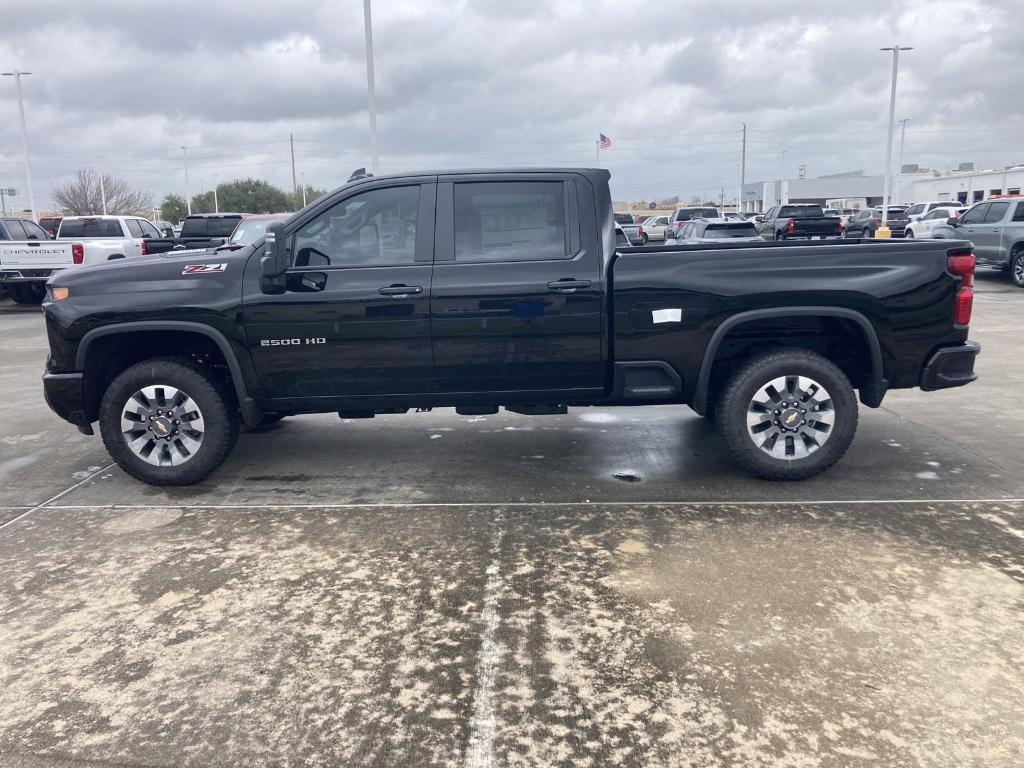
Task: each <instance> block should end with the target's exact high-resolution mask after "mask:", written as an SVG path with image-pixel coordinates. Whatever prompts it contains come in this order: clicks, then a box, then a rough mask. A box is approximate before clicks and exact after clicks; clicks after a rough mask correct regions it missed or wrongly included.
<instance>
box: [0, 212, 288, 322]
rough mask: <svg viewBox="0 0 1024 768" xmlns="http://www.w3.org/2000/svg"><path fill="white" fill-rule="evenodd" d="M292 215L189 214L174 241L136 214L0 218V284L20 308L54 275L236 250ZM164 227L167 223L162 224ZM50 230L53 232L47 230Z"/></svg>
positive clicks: (35, 298)
mask: <svg viewBox="0 0 1024 768" xmlns="http://www.w3.org/2000/svg"><path fill="white" fill-rule="evenodd" d="M290 215H291V214H287V213H275V214H263V215H252V214H242V213H223V214H220V213H214V214H207V213H204V214H193V215H191V216H188V217H186V218H185V221H184V222H183V224H182V232H181V234H180V236H178V237H167V236H166V234H167V229H168V227H169V225H168V226H166V227H162V228H158V227H157V226H156V225H154V224H153V222H151V221H149V220H147V219H144V218H142V217H141V216H64V217H44V218H43V219H41V222H42V223H44V224H45V225H46V226H41V225H37V224H35V223H34V222H32V221H30V220H28V219H22V218H18V217H4V218H2V219H0V286H3V287H4V288H5V289H6V291H7V293H8V295H10V297H11V298H12V299H14V301H15V302H17V303H19V304H38V303H39V302H40V301H42V299H43V297H44V296H45V293H46V289H45V286H46V281H47V280H49V279H50V277H52V276H53V275H54V274H55V273H57V272H59V271H61V270H63V269H67V268H69V267H75V266H80V265H86V264H96V263H100V262H104V261H111V260H114V259H123V258H131V257H137V256H146V255H150V254H157V253H165V252H167V251H172V250H174V251H184V250H190V249H198V250H205V249H209V248H229V249H235V248H241V247H243V246H245V245H247V244H249V243H252V242H255V241H256V240H258V239H260V238H261V237H263V235H264V233H265V232H266V229H267V226H268V225H269V224H271V223H273V222H275V221H284V220H285V219H287V218H288V216H290ZM161 223H162V224H166V222H161ZM50 230H52V234H51V231H50Z"/></svg>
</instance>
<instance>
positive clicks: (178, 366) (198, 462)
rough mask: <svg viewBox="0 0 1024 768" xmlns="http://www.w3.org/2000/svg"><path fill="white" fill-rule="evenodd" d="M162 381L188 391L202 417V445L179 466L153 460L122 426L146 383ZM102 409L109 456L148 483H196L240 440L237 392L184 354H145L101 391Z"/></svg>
mask: <svg viewBox="0 0 1024 768" xmlns="http://www.w3.org/2000/svg"><path fill="white" fill-rule="evenodd" d="M160 384H162V385H165V386H170V387H174V388H177V389H179V390H180V391H182V392H184V393H186V394H187V395H188V397H190V398H191V399H192V400H193V401H194V403H195V405H196V406H197V407H198V409H199V411H200V413H201V415H202V419H203V434H202V439H201V442H200V445H199V447H198V449H196V450H195V451H194V453H192V454H191V455H190V456H189V457H188V458H187V459H186V460H185V461H184V462H183V463H181V464H179V465H177V466H156V465H154V464H150V463H149V462H147V461H146V460H144V459H143V458H141V457H140V456H138V455H136V453H135V452H134V451H133V450H132V449H131V448H130V447H129V446H128V441H127V439H126V438H125V434H124V433H123V432H122V430H121V417H122V413H123V412H124V409H125V407H126V405H127V404H128V403H129V399H130V398H132V396H133V395H134V394H135V393H136V392H138V391H140V390H142V388H143V387H149V386H153V385H160ZM99 415H100V418H99V421H100V434H102V435H103V444H104V445H105V446H106V448H107V452H108V453H109V454H110V456H111V458H113V459H114V461H116V462H117V464H118V466H119V467H121V469H123V470H124V471H125V472H127V473H128V474H129V475H131V476H132V477H134V478H135V479H137V480H141V481H142V482H144V483H149V484H150V485H192V484H194V483H198V482H201V481H202V480H205V479H206V478H207V477H208V476H209V475H210V474H211V473H212V472H213V471H214V470H216V469H217V468H218V467H219V466H220V465H221V464H222V463H224V460H225V459H226V458H227V457H228V455H229V454H230V453H231V450H232V449H233V448H234V447H235V442H236V441H237V440H238V424H239V419H238V412H237V408H236V406H235V402H234V396H233V394H231V393H230V392H229V391H228V390H227V388H226V387H225V386H224V385H223V384H222V383H221V382H219V381H216V380H213V379H211V378H209V377H207V376H206V375H205V374H203V373H202V372H200V371H199V370H197V369H196V368H194V367H193V366H192V364H191V363H190V362H189V361H188V360H184V359H180V358H156V359H153V360H145V361H143V362H141V363H137V364H136V365H133V366H131V367H130V368H128V369H126V370H125V371H123V372H122V373H121V374H120V375H118V376H117V377H116V378H115V379H114V380H113V381H112V382H111V383H110V386H108V387H107V389H106V391H105V392H104V393H103V399H102V401H101V403H100V414H99ZM183 418H184V417H183ZM175 423H177V422H175ZM186 423H187V422H186ZM153 442H154V443H159V441H153ZM153 450H156V448H154V449H153Z"/></svg>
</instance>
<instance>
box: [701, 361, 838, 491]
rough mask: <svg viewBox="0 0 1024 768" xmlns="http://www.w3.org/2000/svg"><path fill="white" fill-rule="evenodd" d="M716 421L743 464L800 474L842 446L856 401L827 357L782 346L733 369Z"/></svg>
mask: <svg viewBox="0 0 1024 768" xmlns="http://www.w3.org/2000/svg"><path fill="white" fill-rule="evenodd" d="M717 422H718V427H719V430H720V432H721V433H722V437H723V439H724V440H725V443H726V446H727V447H728V448H729V451H730V453H732V455H733V458H735V460H736V461H737V462H738V463H739V464H740V465H741V466H743V467H745V468H746V469H748V470H750V471H751V472H753V473H754V474H755V475H757V476H758V477H763V478H765V479H768V480H803V479H805V478H808V477H813V476H814V475H817V474H818V473H820V472H824V471H825V470H826V469H828V468H829V467H831V466H832V465H833V464H835V463H836V462H837V461H838V460H839V459H840V458H841V457H842V455H843V454H844V453H846V450H847V448H849V447H850V443H851V442H852V441H853V436H854V434H855V432H856V431H857V400H856V397H855V395H854V391H853V387H852V386H851V385H850V382H849V380H848V379H847V378H846V376H845V374H843V372H842V371H841V370H839V368H838V367H837V366H835V365H834V364H833V363H831V362H830V361H829V360H827V359H825V358H824V357H822V356H821V355H818V354H815V353H814V352H809V351H806V350H799V349H792V350H790V349H783V350H777V351H774V352H769V353H765V354H762V355H758V356H756V357H754V358H751V359H750V360H749V361H747V362H746V363H745V364H744V365H742V366H741V367H740V369H739V370H737V371H736V373H734V374H733V376H732V377H731V378H730V379H729V381H728V382H727V384H726V385H725V388H724V390H723V392H722V395H721V397H720V399H719V401H718V410H717Z"/></svg>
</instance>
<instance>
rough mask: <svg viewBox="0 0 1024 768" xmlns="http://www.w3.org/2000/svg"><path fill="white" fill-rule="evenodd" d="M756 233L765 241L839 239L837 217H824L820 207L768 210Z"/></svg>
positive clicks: (788, 207)
mask: <svg viewBox="0 0 1024 768" xmlns="http://www.w3.org/2000/svg"><path fill="white" fill-rule="evenodd" d="M757 232H758V234H759V235H761V237H763V238H764V239H765V240H800V239H804V240H806V239H809V238H818V239H824V238H827V237H840V236H842V234H843V228H842V223H841V222H840V220H839V217H838V216H826V215H825V212H824V211H823V210H822V208H821V206H820V205H776V206H774V207H772V208H769V209H768V212H767V213H766V214H765V215H764V220H763V221H761V222H759V223H758V224H757Z"/></svg>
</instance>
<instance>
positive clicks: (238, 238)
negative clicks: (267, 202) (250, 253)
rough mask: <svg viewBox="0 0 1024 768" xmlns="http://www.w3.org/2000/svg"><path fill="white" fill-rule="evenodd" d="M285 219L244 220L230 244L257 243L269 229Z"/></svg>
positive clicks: (236, 229) (232, 236) (234, 233)
mask: <svg viewBox="0 0 1024 768" xmlns="http://www.w3.org/2000/svg"><path fill="white" fill-rule="evenodd" d="M278 221H284V219H242V220H241V221H240V222H238V226H237V227H235V231H234V232H233V233H232V235H231V240H230V242H232V243H237V244H238V245H249V243H255V242H256V241H257V240H259V239H260V238H261V237H263V235H265V234H266V233H267V227H269V226H270V225H271V224H276V223H277V222H278Z"/></svg>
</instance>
